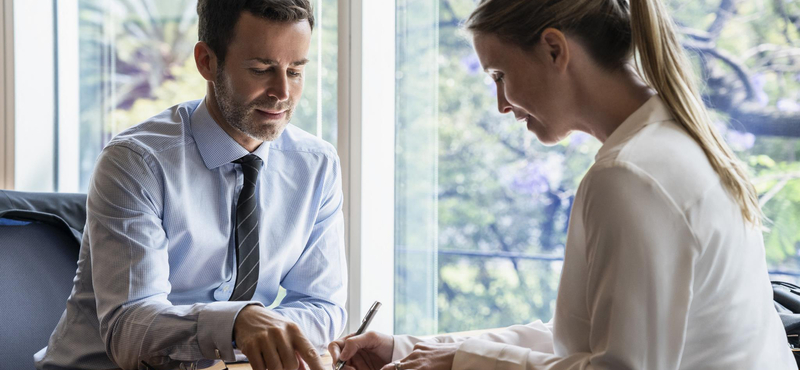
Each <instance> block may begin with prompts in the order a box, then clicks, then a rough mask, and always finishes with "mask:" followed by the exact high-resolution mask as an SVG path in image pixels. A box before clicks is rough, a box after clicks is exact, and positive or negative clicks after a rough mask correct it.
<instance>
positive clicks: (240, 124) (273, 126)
mask: <svg viewBox="0 0 800 370" xmlns="http://www.w3.org/2000/svg"><path fill="white" fill-rule="evenodd" d="M226 80H227V75H225V72H220V73H218V74H217V79H216V81H215V82H214V94H215V95H216V97H217V105H218V106H219V109H220V111H221V113H222V117H223V118H224V119H225V121H227V122H228V124H229V125H231V126H233V127H235V128H236V129H238V130H239V131H241V132H243V133H245V134H246V135H247V136H250V137H252V138H254V139H257V140H261V141H273V140H275V139H277V138H278V136H280V135H281V133H283V129H284V128H286V125H287V124H288V123H289V120H290V119H291V118H292V113H294V108H293V107H294V102H293V101H292V100H291V99H289V100H286V101H283V102H280V101H278V100H277V99H274V98H269V97H267V98H266V99H256V100H254V101H252V102H250V103H246V104H243V103H241V102H239V101H237V100H236V98H234V96H233V93H232V92H231V91H230V90H229V89H228V85H227V82H228V81H226ZM256 109H260V110H263V111H285V113H284V114H285V116H284V117H283V119H282V120H281V121H277V122H276V121H272V122H269V123H264V121H263V118H262V117H260V114H259V113H257V112H256Z"/></svg>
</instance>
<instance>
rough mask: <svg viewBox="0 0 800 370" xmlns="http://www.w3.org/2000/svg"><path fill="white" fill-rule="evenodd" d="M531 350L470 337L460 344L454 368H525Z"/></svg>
mask: <svg viewBox="0 0 800 370" xmlns="http://www.w3.org/2000/svg"><path fill="white" fill-rule="evenodd" d="M530 352H531V350H530V349H527V348H523V347H518V346H512V345H508V344H503V343H496V342H489V341H485V340H480V339H468V340H466V341H464V342H462V343H461V345H460V346H458V351H456V356H455V358H454V359H453V368H452V370H492V369H494V370H525V369H527V368H528V354H530Z"/></svg>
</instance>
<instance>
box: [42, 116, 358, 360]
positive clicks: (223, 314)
mask: <svg viewBox="0 0 800 370" xmlns="http://www.w3.org/2000/svg"><path fill="white" fill-rule="evenodd" d="M247 154H248V151H247V150H246V149H244V148H243V147H242V146H240V145H239V144H238V143H237V142H236V141H234V140H233V139H232V138H231V137H230V136H228V135H227V134H226V133H225V132H224V131H223V130H222V129H221V128H220V127H219V126H218V125H217V124H216V122H214V120H213V119H212V118H211V116H210V115H209V113H208V110H207V108H206V106H205V103H204V101H192V102H187V103H183V104H180V105H177V106H175V107H172V108H170V109H168V110H166V111H164V112H163V113H161V114H159V115H157V116H155V117H153V118H152V119H150V120H149V121H146V122H144V123H142V124H139V125H137V126H135V127H133V128H130V129H128V130H126V131H124V132H122V133H121V134H119V135H118V136H117V137H115V138H114V139H113V140H112V141H111V142H110V143H109V144H108V146H106V148H105V149H104V150H103V152H102V153H101V154H100V157H99V158H98V161H97V165H96V167H95V171H94V174H93V177H92V181H91V185H90V188H89V195H88V201H87V213H88V216H87V222H86V228H85V231H84V235H83V243H82V245H81V252H80V258H79V261H78V269H77V273H76V277H75V280H74V286H73V289H72V293H71V294H70V297H69V299H68V301H67V308H66V310H65V312H64V314H63V315H62V317H61V320H60V321H59V323H58V326H57V327H56V328H55V330H54V331H53V334H52V336H51V337H50V341H49V343H48V346H47V347H45V348H44V349H42V350H41V351H39V352H38V353H37V354H36V355H34V360H35V361H36V366H37V368H40V369H66V368H71V369H73V368H80V369H108V368H115V367H121V368H124V369H136V368H143V367H142V366H143V365H142V361H144V362H146V363H147V364H149V365H151V366H153V367H156V368H161V367H167V368H169V367H175V366H177V365H178V362H192V361H197V360H200V359H217V358H221V359H223V360H226V361H232V360H234V358H235V355H234V349H233V348H232V344H231V339H232V338H231V335H232V332H233V324H234V320H235V318H236V315H237V314H238V313H239V311H240V310H241V309H242V308H243V307H244V306H245V305H247V304H253V303H255V304H265V305H269V304H270V303H272V302H273V301H274V300H275V298H276V296H277V295H278V289H279V287H280V286H283V287H284V288H285V289H286V292H287V294H286V297H285V298H284V299H283V301H282V302H281V304H280V305H279V306H277V307H276V308H275V309H274V310H275V312H278V313H280V314H281V315H283V316H285V317H287V318H289V319H291V320H292V321H294V322H295V323H297V324H298V325H300V327H301V328H302V329H303V330H304V333H305V334H306V336H307V337H308V339H309V340H311V342H312V343H313V344H314V345H316V346H317V347H318V348H319V349H323V348H324V347H325V346H326V345H327V343H328V342H330V341H331V340H333V339H334V338H336V337H337V336H338V335H339V334H340V332H341V330H342V329H343V328H344V324H345V321H346V313H345V310H344V304H345V299H346V287H347V276H346V267H345V251H344V226H343V225H344V222H343V216H342V188H341V170H340V165H339V158H338V156H337V155H336V152H335V149H334V148H333V146H332V145H330V144H328V143H327V142H324V141H322V140H320V139H318V138H316V137H314V136H312V135H310V134H308V133H306V132H304V131H302V130H300V129H298V128H296V127H294V126H292V125H289V126H287V128H286V130H285V131H284V132H283V134H281V136H280V137H279V138H278V139H276V140H275V141H272V142H264V143H263V144H261V146H260V147H259V148H258V149H257V150H256V151H254V152H253V154H255V155H257V156H259V157H260V158H261V159H262V160H263V162H264V164H263V168H262V170H261V173H260V174H259V177H258V183H257V192H256V194H257V197H258V202H259V206H260V212H261V219H260V220H259V238H260V253H261V254H260V261H261V263H260V271H259V281H258V288H257V290H256V292H255V295H254V296H253V299H252V301H249V302H229V301H228V299H229V298H230V295H231V293H232V291H233V284H234V282H235V281H236V258H235V253H234V251H235V245H234V244H235V241H234V240H235V238H234V228H233V224H234V219H235V216H236V200H237V199H238V196H239V192H240V191H241V189H242V182H243V174H242V170H241V165H239V164H234V163H231V161H233V160H236V159H238V158H240V157H242V156H244V155H247Z"/></svg>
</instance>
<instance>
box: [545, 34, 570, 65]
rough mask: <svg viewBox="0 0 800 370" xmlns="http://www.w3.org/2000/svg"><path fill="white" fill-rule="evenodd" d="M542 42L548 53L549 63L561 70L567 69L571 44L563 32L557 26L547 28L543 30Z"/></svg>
mask: <svg viewBox="0 0 800 370" xmlns="http://www.w3.org/2000/svg"><path fill="white" fill-rule="evenodd" d="M541 44H542V46H543V47H544V52H545V53H546V54H547V63H548V64H550V65H552V66H553V67H555V68H556V69H557V70H558V71H559V72H564V71H566V70H567V65H568V64H569V59H570V55H569V47H568V46H569V45H568V42H567V37H566V36H565V35H564V33H563V32H561V31H559V30H557V29H555V28H546V29H545V30H544V31H542V37H541Z"/></svg>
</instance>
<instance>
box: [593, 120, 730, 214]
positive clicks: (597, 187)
mask: <svg viewBox="0 0 800 370" xmlns="http://www.w3.org/2000/svg"><path fill="white" fill-rule="evenodd" d="M609 172H616V173H617V174H616V175H614V176H603V175H602V174H603V173H609ZM620 173H626V174H628V176H620V175H619V174H620ZM585 179H586V180H587V181H592V182H593V183H594V186H592V190H594V191H615V190H614V189H625V187H626V186H631V185H635V184H631V183H630V182H640V183H641V184H643V185H646V186H653V187H656V188H658V191H659V192H663V193H664V195H666V196H667V197H668V198H669V199H671V201H672V202H674V203H675V204H676V205H677V206H678V207H679V208H681V209H684V208H685V207H687V206H688V205H690V204H692V203H694V202H696V201H697V200H698V199H699V198H701V197H703V196H704V195H705V194H706V193H707V191H708V189H710V188H712V187H716V186H718V185H719V183H720V179H719V176H718V175H717V173H716V172H715V171H714V169H713V168H712V167H711V164H710V163H709V161H708V157H707V156H706V154H705V153H704V152H703V149H702V148H701V147H700V145H699V144H698V143H697V142H696V141H695V140H694V139H693V138H692V137H691V136H689V134H688V133H687V132H686V131H685V130H684V129H683V128H682V127H681V126H680V125H679V124H678V123H677V122H675V121H663V122H656V123H652V124H649V125H647V126H646V127H644V128H643V129H642V130H640V131H639V132H638V133H636V135H634V136H633V137H632V138H631V139H630V140H628V141H626V142H625V143H624V144H622V145H620V147H619V148H618V150H614V151H613V152H610V153H609V154H608V155H605V156H603V157H601V158H597V161H596V162H595V164H594V165H593V166H592V168H591V169H590V170H589V172H588V173H587V175H586V178H585ZM587 185H588V184H587Z"/></svg>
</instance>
